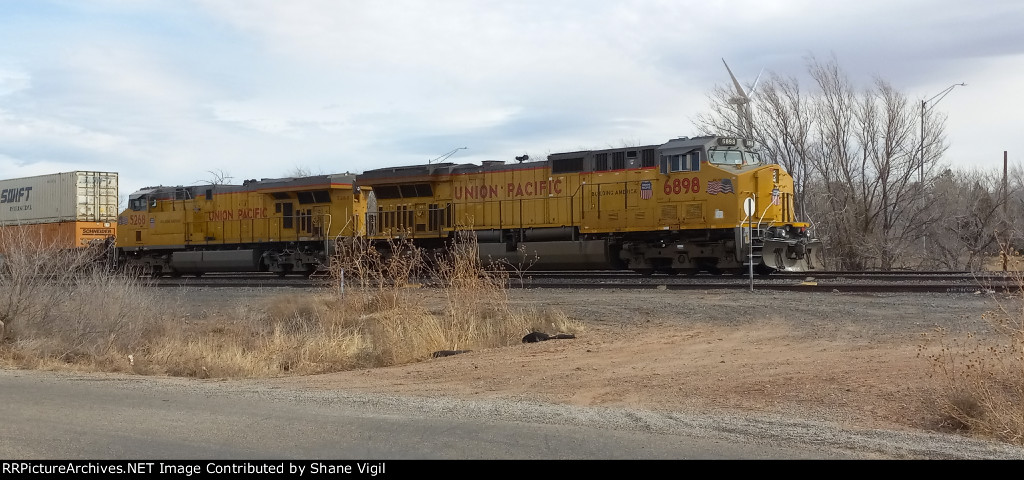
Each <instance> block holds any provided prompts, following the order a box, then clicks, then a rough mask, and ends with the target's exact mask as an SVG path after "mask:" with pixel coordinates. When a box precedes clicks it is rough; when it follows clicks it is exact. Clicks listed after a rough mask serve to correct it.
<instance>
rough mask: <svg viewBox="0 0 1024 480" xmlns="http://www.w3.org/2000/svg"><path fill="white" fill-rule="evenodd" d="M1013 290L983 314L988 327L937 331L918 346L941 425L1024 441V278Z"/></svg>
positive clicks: (1011, 440)
mask: <svg viewBox="0 0 1024 480" xmlns="http://www.w3.org/2000/svg"><path fill="white" fill-rule="evenodd" d="M1017 284H1018V285H1019V286H1020V289H1019V290H1018V292H1017V294H1015V295H1013V296H1011V297H1010V298H1009V299H1006V300H1004V301H1001V302H999V303H998V304H997V305H996V307H995V308H994V309H993V310H991V311H989V312H985V313H983V314H982V318H984V319H985V320H987V324H988V325H990V327H991V329H990V331H987V332H970V333H968V334H966V335H960V336H956V335H952V334H951V333H950V332H949V331H947V330H944V329H938V330H937V331H936V332H935V334H934V335H931V336H930V338H929V342H928V343H926V344H925V345H922V347H921V350H922V354H923V356H925V357H926V358H927V359H928V360H929V362H930V364H931V367H932V370H931V372H932V376H933V378H936V379H937V380H938V381H939V384H938V385H939V386H938V392H937V395H936V401H935V407H936V412H937V414H938V416H939V418H940V424H941V425H940V426H942V427H945V428H950V429H954V430H958V431H963V432H967V433H970V434H974V435H979V436H984V437H989V438H996V439H999V440H1002V441H1006V442H1010V443H1016V444H1024V278H1020V277H1019V274H1018V278H1017Z"/></svg>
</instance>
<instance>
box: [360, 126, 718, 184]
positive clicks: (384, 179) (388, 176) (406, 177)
mask: <svg viewBox="0 0 1024 480" xmlns="http://www.w3.org/2000/svg"><path fill="white" fill-rule="evenodd" d="M718 138H720V137H719V136H715V135H709V136H702V137H679V138H673V139H671V140H669V141H668V142H666V143H663V144H658V145H643V146H635V147H618V148H606V149H602V150H579V151H575V152H562V153H553V154H551V155H548V158H547V159H545V160H533V161H522V162H505V161H502V160H484V161H483V162H482V164H480V165H477V164H473V163H460V164H455V163H433V164H429V163H428V164H421V165H406V166H400V167H384V168H377V169H373V170H367V171H365V172H363V173H361V174H359V175H357V176H356V180H357V181H358V182H359V184H360V185H364V186H373V185H383V184H387V183H391V182H396V181H401V182H429V181H433V180H436V177H437V176H438V175H458V174H467V173H483V172H493V171H507V170H520V169H523V170H525V169H532V168H537V167H539V166H542V165H543V164H545V163H548V162H550V161H552V160H560V159H564V158H575V157H589V156H591V155H594V154H599V153H608V152H619V151H627V150H645V149H656V150H677V149H682V150H684V151H686V150H693V149H695V148H700V147H704V146H709V145H713V144H714V143H715V142H716V141H717V139H718Z"/></svg>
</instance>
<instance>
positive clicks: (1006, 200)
mask: <svg viewBox="0 0 1024 480" xmlns="http://www.w3.org/2000/svg"><path fill="white" fill-rule="evenodd" d="M1006 160H1007V158H1006V150H1003V241H1004V242H1006V243H1005V244H1004V245H1002V248H1001V249H1000V250H1002V251H1003V271H1004V272H1005V271H1006V267H1007V263H1008V262H1009V256H1010V252H1009V251H1008V250H1009V249H1010V236H1009V235H1007V234H1006V232H1007V231H1008V230H1009V229H1010V217H1009V213H1008V212H1007V210H1006V204H1007V203H1009V201H1010V199H1009V194H1008V188H1007V187H1008V185H1007V183H1006V163H1007V162H1006Z"/></svg>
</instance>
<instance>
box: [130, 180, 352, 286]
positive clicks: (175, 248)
mask: <svg viewBox="0 0 1024 480" xmlns="http://www.w3.org/2000/svg"><path fill="white" fill-rule="evenodd" d="M367 201H368V192H362V191H361V190H360V189H359V187H358V186H355V183H354V177H353V176H352V175H349V174H344V175H318V176H312V177H301V178H282V179H263V180H259V181H257V180H248V181H246V182H244V183H243V184H242V185H200V186H188V187H163V186H161V187H150V188H144V189H142V190H139V191H138V192H135V193H133V194H131V196H130V197H129V199H128V208H127V209H125V210H124V211H123V212H122V213H121V215H120V216H119V217H118V221H117V223H118V225H117V227H118V232H117V250H118V263H119V264H120V265H122V266H127V267H131V268H136V269H139V270H142V271H147V272H151V273H152V274H154V275H160V274H172V275H173V274H195V275H201V274H203V273H205V272H255V271H269V272H276V273H278V274H281V275H284V274H287V273H292V272H294V273H304V274H310V273H313V272H315V271H316V270H317V269H318V268H320V267H321V266H322V265H325V264H326V263H327V262H328V258H329V255H330V253H331V251H332V248H333V245H332V243H331V242H332V241H333V239H335V238H337V237H348V236H359V235H362V234H363V233H364V232H365V229H364V227H363V224H362V221H363V218H364V216H365V213H366V204H367Z"/></svg>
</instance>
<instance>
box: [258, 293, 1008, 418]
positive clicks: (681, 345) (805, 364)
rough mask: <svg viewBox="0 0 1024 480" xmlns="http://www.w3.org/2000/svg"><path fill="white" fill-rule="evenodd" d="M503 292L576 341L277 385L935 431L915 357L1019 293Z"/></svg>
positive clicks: (928, 380)
mask: <svg viewBox="0 0 1024 480" xmlns="http://www.w3.org/2000/svg"><path fill="white" fill-rule="evenodd" d="M511 295H512V297H513V301H514V302H516V303H534V304H538V303H539V304H543V305H546V306H547V307H548V308H557V309H560V310H562V311H564V312H565V313H567V314H568V315H569V316H570V318H574V319H577V320H580V321H582V322H583V323H584V325H585V330H584V331H583V332H582V333H581V334H579V335H578V336H577V338H575V339H565V340H549V341H545V342H539V343H529V344H520V345H514V346H511V347H506V348H497V349H489V350H481V351H472V352H469V353H464V354H460V355H454V356H450V357H443V358H436V359H430V360H426V361H424V362H421V363H416V364H409V365H403V366H397V367H390V368H377V369H364V370H355V371H349V372H343V373H335V374H328V375H317V376H308V377H292V378H281V379H274V380H272V382H275V383H279V384H281V385H282V386H290V387H303V388H313V389H345V390H355V391H362V392H384V393H395V394H403V395H415V396H449V397H450V396H457V397H463V398H470V399H472V398H479V399H494V398H502V399H512V400H530V401H542V402H554V403H565V404H573V405H586V406H597V405H599V406H625V407H635V408H644V409H650V410H657V411H679V412H684V411H685V412H694V411H703V412H710V411H716V412H742V413H750V412H765V413H773V414H785V415H793V416H794V417H800V418H804V419H820V420H826V421H830V422H838V423H841V424H843V425H845V426H851V427H865V428H888V429H935V428H937V425H938V417H937V414H936V412H935V409H934V405H935V398H936V394H937V392H939V391H940V390H938V389H941V383H940V382H938V380H937V379H936V378H932V377H931V376H930V373H931V372H932V368H931V364H930V362H929V361H928V360H927V359H926V358H924V357H923V356H921V355H920V352H919V346H920V345H922V344H925V343H926V342H927V340H926V339H925V337H924V335H925V334H929V333H934V331H935V327H937V326H941V327H943V328H946V329H949V330H950V331H951V332H953V333H954V334H962V333H964V332H967V331H984V330H986V325H985V321H984V320H983V319H982V318H981V315H982V313H983V312H985V311H990V310H994V309H997V308H1001V307H1005V306H1007V305H1009V304H1012V302H1014V301H1015V300H1013V299H1011V298H1007V297H998V298H997V297H996V296H994V295H984V294H981V295H972V294H906V295H897V294H875V295H853V294H839V293H804V294H801V293H778V292H775V293H773V292H753V293H751V292H742V291H741V292H735V291H731V292H727V291H710V290H709V291H695V292H679V291H669V290H657V289H652V290H644V291H632V290H631V291H615V290H587V291H566V290H542V289H538V290H520V291H514V292H512V293H511ZM548 333H555V332H548ZM929 345H934V344H933V343H929Z"/></svg>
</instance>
